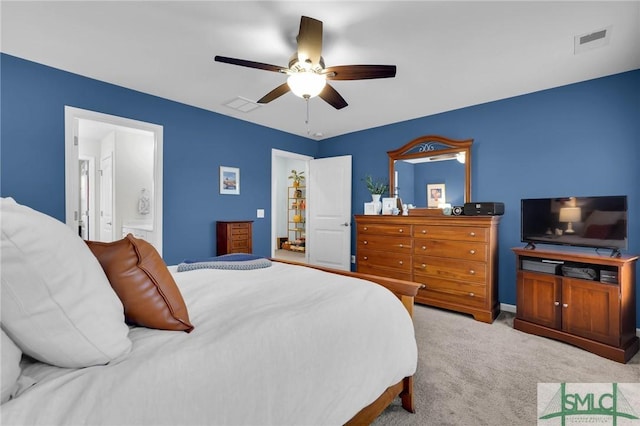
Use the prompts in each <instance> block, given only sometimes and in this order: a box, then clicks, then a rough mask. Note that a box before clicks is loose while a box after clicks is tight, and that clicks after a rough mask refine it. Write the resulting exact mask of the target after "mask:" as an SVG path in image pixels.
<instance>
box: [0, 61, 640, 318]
mask: <svg viewBox="0 0 640 426" xmlns="http://www.w3.org/2000/svg"><path fill="white" fill-rule="evenodd" d="M0 60H1V65H2V72H1V75H0V79H1V80H0V83H1V90H2V93H1V104H0V108H1V111H2V116H1V122H0V124H1V129H0V138H1V147H0V165H1V171H0V194H2V196H13V197H15V198H16V200H17V201H18V202H21V203H24V204H27V205H29V206H31V207H33V208H35V209H37V210H40V211H43V212H45V213H47V214H50V215H52V216H54V217H56V218H58V219H60V220H63V221H64V106H65V105H69V106H73V107H78V108H83V109H88V110H93V111H98V112H103V113H106V114H112V115H117V116H123V117H127V118H132V119H136V120H141V121H147V122H152V123H157V124H160V125H162V126H163V127H164V257H165V260H166V261H167V263H175V262H179V261H180V260H182V259H184V258H188V257H197V256H208V255H211V254H213V253H214V252H215V247H214V245H215V241H214V239H213V235H214V229H213V227H214V224H215V221H216V220H225V219H253V220H254V251H255V252H256V253H257V254H260V255H268V254H269V253H270V241H269V240H270V225H271V211H270V202H271V194H270V191H271V183H270V181H271V166H270V159H271V149H272V148H277V149H282V150H286V151H292V152H298V153H301V154H306V155H310V156H315V157H329V156H336V155H352V157H353V181H352V193H353V199H352V201H353V212H354V214H360V213H362V206H363V203H364V202H366V201H370V196H369V194H368V192H367V190H366V187H365V186H364V182H362V178H363V177H364V176H365V175H366V174H372V175H374V176H386V175H387V168H388V159H387V151H389V150H391V149H395V148H398V147H400V146H402V145H404V144H405V143H407V142H408V141H410V140H412V139H414V138H416V137H418V136H421V135H425V134H437V135H443V136H447V137H450V138H454V139H468V138H473V139H474V145H473V148H472V156H473V160H472V161H473V163H472V181H473V185H472V187H473V188H472V198H473V200H474V201H502V202H504V203H505V210H506V211H505V215H504V216H503V217H502V220H501V224H500V240H499V242H500V272H499V297H500V301H501V302H503V303H508V304H515V259H514V256H513V253H512V252H511V247H522V246H523V244H522V243H521V242H520V223H519V221H520V199H521V198H535V197H555V196H558V197H560V196H570V195H577V196H578V195H579V196H588V195H610V194H615V195H621V194H626V195H628V197H629V249H628V251H627V252H628V253H635V254H638V253H640V185H638V182H640V168H639V167H638V165H637V164H638V163H639V162H640V70H636V71H632V72H627V73H623V74H618V75H614V76H611V77H606V78H600V79H596V80H591V81H587V82H584V83H579V84H573V85H569V86H564V87H560V88H556V89H551V90H546V91H541V92H537V93H533V94H529V95H523V96H519V97H514V98H510V99H506V100H502V101H497V102H491V103H487V104H482V105H477V106H473V107H469V108H464V109H460V110H455V111H451V112H447V113H443V114H438V115H433V116H429V117H423V118H420V119H415V120H410V121H406V122H402V123H397V124H392V125H388V126H383V127H379V128H374V129H369V130H365V131H361V132H356V133H351V134H348V135H343V136H340V137H336V138H332V139H329V140H325V141H322V142H320V143H317V142H315V141H310V140H308V139H305V138H301V137H298V136H295V135H291V134H288V133H283V132H279V131H276V130H272V129H269V128H266V127H262V126H257V125H253V124H250V123H247V122H244V121H241V120H236V119H233V118H229V117H225V116H222V115H220V114H215V113H212V112H208V111H205V110H202V109H198V108H194V107H190V106H187V105H184V104H180V103H177V102H172V101H168V100H166V99H162V98H158V97H154V96H150V95H147V94H144V93H140V92H136V91H132V90H128V89H125V88H122V87H118V86H114V85H110V84H106V83H102V82H99V81H96V80H92V79H89V78H86V77H82V76H78V75H75V74H71V73H67V72H63V71H60V70H56V69H53V68H49V67H46V66H42V65H39V64H35V63H33V62H29V61H24V60H22V59H19V58H15V57H12V56H8V55H4V54H3V55H2V56H1V57H0ZM220 165H224V166H232V167H240V169H241V195H240V196H231V195H226V196H222V195H219V194H218V167H219V166H220ZM257 208H264V209H265V216H266V217H265V219H254V218H255V211H256V209H257ZM354 247H355V246H354ZM637 293H640V292H637ZM638 299H639V301H638V307H639V308H640V294H638ZM637 316H638V319H637V321H638V324H639V325H640V314H638V315H637Z"/></svg>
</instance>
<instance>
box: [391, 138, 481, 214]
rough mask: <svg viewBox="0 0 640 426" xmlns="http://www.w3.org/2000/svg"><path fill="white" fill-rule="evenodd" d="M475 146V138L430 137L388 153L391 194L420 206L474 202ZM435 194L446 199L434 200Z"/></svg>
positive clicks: (415, 140) (405, 202) (419, 139)
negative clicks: (472, 175) (472, 162)
mask: <svg viewBox="0 0 640 426" xmlns="http://www.w3.org/2000/svg"><path fill="white" fill-rule="evenodd" d="M472 144H473V139H466V140H455V139H449V138H445V137H442V136H435V135H428V136H420V137H418V138H416V139H414V140H412V141H410V142H409V143H407V144H405V145H403V146H402V147H400V148H398V149H396V150H393V151H388V152H387V154H388V155H389V188H390V192H391V193H392V195H396V196H398V197H400V198H401V199H402V202H403V203H404V204H413V205H414V206H416V207H427V206H432V207H436V206H437V204H439V203H449V204H451V205H452V206H454V205H457V206H461V205H463V204H464V203H467V202H470V201H471V145H472ZM428 190H429V191H431V192H430V193H429V194H427V191H428ZM432 193H433V194H439V195H443V196H444V197H443V198H442V199H438V200H436V199H431V201H430V200H429V197H430V196H431V195H432ZM435 196H436V195H434V197H435ZM434 204H435V205H434Z"/></svg>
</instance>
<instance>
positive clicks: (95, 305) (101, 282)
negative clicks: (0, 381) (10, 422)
mask: <svg viewBox="0 0 640 426" xmlns="http://www.w3.org/2000/svg"><path fill="white" fill-rule="evenodd" d="M0 201H1V205H0V207H1V209H0V213H1V221H2V223H1V228H2V241H1V242H2V245H1V251H0V258H1V265H0V266H1V270H2V275H1V280H2V295H1V296H2V297H1V299H2V302H1V309H2V313H1V315H2V327H3V329H4V330H5V331H6V333H7V335H8V336H9V337H10V338H11V340H13V341H14V342H15V344H16V345H17V346H18V347H19V348H20V349H21V350H22V352H23V353H25V354H28V355H30V356H31V357H33V358H35V359H37V360H39V361H42V362H46V363H48V364H52V365H56V366H59V367H68V368H79V367H88V366H91V365H101V364H106V363H108V362H109V361H112V360H114V359H115V358H118V357H120V356H123V355H125V354H127V353H128V352H129V351H130V349H131V341H130V340H129V337H128V332H129V328H128V326H127V325H126V324H125V322H124V308H123V306H122V302H121V301H120V299H119V298H118V296H117V295H116V294H115V292H114V291H113V289H112V288H111V285H110V284H109V281H108V280H107V277H106V275H105V273H104V271H103V270H102V267H101V266H100V263H99V262H98V260H97V259H96V258H95V256H94V255H93V254H92V253H91V250H89V248H88V247H87V245H86V244H85V242H84V241H83V240H82V239H81V238H80V237H79V236H77V235H75V234H74V233H73V231H72V230H71V229H70V228H69V227H67V226H66V225H65V224H63V223H62V222H59V221H58V220H56V219H54V218H52V217H50V216H47V215H45V214H43V213H40V212H37V211H35V210H32V209H30V208H29V207H26V206H22V205H20V204H17V203H16V202H15V201H14V200H12V199H5V198H2V199H1V200H0Z"/></svg>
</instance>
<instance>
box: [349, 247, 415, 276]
mask: <svg viewBox="0 0 640 426" xmlns="http://www.w3.org/2000/svg"><path fill="white" fill-rule="evenodd" d="M357 262H358V270H359V268H360V267H361V266H380V267H384V268H393V269H398V270H402V271H406V272H407V273H409V274H410V273H411V254H410V253H406V254H403V253H395V252H388V251H377V250H370V249H364V250H360V249H359V250H358V254H357Z"/></svg>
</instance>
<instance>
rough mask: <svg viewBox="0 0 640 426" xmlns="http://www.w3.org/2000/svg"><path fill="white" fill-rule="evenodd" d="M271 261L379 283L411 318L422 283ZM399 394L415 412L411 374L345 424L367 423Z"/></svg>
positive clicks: (353, 425) (404, 403) (406, 406)
mask: <svg viewBox="0 0 640 426" xmlns="http://www.w3.org/2000/svg"><path fill="white" fill-rule="evenodd" d="M271 260H272V261H275V262H281V263H288V264H291V265H300V266H306V267H309V268H314V269H319V270H321V271H325V272H331V273H334V274H339V275H345V276H348V277H355V278H361V279H364V280H368V281H373V282H375V283H377V284H380V285H381V286H383V287H386V288H388V289H389V290H390V291H391V292H392V293H393V294H395V295H396V296H398V298H399V299H400V301H401V302H402V304H403V305H404V307H405V308H406V309H407V311H408V312H409V315H411V317H412V318H413V300H414V298H415V296H416V294H418V289H420V288H422V287H423V286H424V285H423V284H419V283H415V282H413V281H404V280H397V279H394V278H387V277H380V276H377V275H370V274H361V273H358V272H350V271H342V270H339V269H332V268H325V267H322V266H315V265H309V264H306V263H300V262H294V261H289V260H283V259H275V258H272V259H271ZM397 396H400V399H401V401H402V408H404V409H405V410H407V411H409V412H410V413H415V406H414V402H413V376H409V377H405V378H404V379H402V380H400V381H399V382H398V383H396V384H395V385H391V386H389V387H388V388H387V389H386V390H385V391H384V392H382V395H380V396H379V397H378V399H376V400H375V401H373V402H372V403H371V404H369V405H367V406H366V407H364V408H363V409H362V410H360V411H359V412H358V413H357V414H356V415H355V416H353V417H352V418H351V420H349V421H348V422H347V423H346V425H349V426H355V425H369V424H371V423H372V422H373V420H375V418H376V417H378V416H379V415H380V413H382V412H383V411H384V410H385V409H386V408H387V407H388V406H389V404H391V402H393V400H394V399H395V398H396V397H397Z"/></svg>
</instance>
